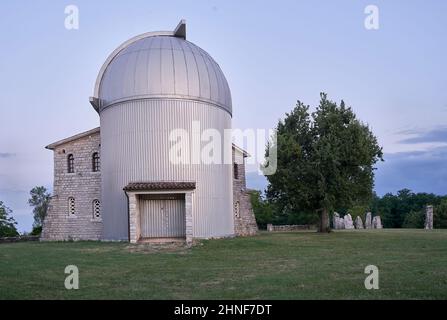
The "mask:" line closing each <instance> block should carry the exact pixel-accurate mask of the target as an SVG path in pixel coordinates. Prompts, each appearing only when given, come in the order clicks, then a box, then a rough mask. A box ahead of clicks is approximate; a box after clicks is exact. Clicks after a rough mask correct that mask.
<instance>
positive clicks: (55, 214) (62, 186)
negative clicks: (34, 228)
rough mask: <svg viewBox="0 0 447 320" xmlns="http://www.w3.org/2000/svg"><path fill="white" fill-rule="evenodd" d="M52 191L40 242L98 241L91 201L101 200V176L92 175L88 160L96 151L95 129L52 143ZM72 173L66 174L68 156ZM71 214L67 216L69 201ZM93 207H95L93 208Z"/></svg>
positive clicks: (99, 230)
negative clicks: (72, 167) (72, 199)
mask: <svg viewBox="0 0 447 320" xmlns="http://www.w3.org/2000/svg"><path fill="white" fill-rule="evenodd" d="M47 148H49V149H51V150H53V151H54V188H53V196H52V197H51V200H50V206H49V209H48V213H47V217H46V218H45V222H44V225H43V230H42V237H41V240H70V239H73V240H99V239H100V238H101V234H102V221H101V216H102V212H101V213H100V216H99V217H96V216H95V215H94V209H95V206H94V200H99V201H101V173H100V172H93V168H92V157H93V154H94V153H95V152H98V154H99V152H100V135H99V128H98V129H94V130H90V131H88V132H85V133H83V134H79V135H76V136H74V137H72V138H68V139H64V140H62V141H60V142H58V143H54V144H52V145H50V146H48V147H47ZM69 154H72V155H73V158H74V162H73V163H74V173H68V161H67V160H68V159H67V157H68V155H69ZM70 197H72V198H74V214H71V215H70V214H69V200H68V199H69V198H70ZM96 207H97V206H96Z"/></svg>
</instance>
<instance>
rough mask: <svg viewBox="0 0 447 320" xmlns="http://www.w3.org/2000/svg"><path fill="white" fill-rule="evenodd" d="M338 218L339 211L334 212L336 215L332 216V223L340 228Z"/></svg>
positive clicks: (336, 227) (335, 227)
mask: <svg viewBox="0 0 447 320" xmlns="http://www.w3.org/2000/svg"><path fill="white" fill-rule="evenodd" d="M338 219H340V215H339V214H338V213H337V212H334V215H333V217H332V225H333V226H334V229H335V230H337V229H338Z"/></svg>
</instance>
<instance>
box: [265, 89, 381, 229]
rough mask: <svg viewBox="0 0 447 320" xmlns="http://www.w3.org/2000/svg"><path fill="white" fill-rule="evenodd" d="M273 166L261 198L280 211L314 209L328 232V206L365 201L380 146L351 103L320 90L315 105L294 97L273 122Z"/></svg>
mask: <svg viewBox="0 0 447 320" xmlns="http://www.w3.org/2000/svg"><path fill="white" fill-rule="evenodd" d="M270 147H271V148H272V149H274V150H275V151H276V153H277V170H276V173H275V174H273V175H268V176H267V179H268V181H269V185H268V187H267V193H266V195H267V199H268V200H269V201H271V202H273V203H275V205H276V206H277V208H278V210H280V213H281V214H285V215H290V214H291V213H293V212H311V213H314V214H318V217H319V231H320V232H329V231H330V228H329V212H330V211H332V210H334V208H350V207H352V206H353V205H354V204H358V203H368V202H369V200H370V199H371V197H372V194H373V193H372V188H373V183H374V164H375V163H376V162H377V161H379V160H382V148H381V147H379V145H378V143H377V139H376V137H375V136H374V135H373V133H372V132H371V130H370V128H369V127H368V126H367V125H365V124H363V123H362V122H360V121H359V120H358V119H357V118H356V115H355V114H354V112H353V111H352V109H351V108H349V107H346V106H345V103H344V102H343V101H341V103H340V105H337V104H336V103H334V102H333V101H330V100H328V99H327V95H326V94H325V93H322V94H321V100H320V104H319V106H318V107H317V109H316V111H315V112H314V113H312V114H310V113H309V106H305V105H304V104H303V103H302V102H300V101H298V102H297V104H296V107H295V108H294V109H293V110H292V112H291V113H290V114H286V117H285V119H284V120H280V121H279V123H278V125H277V128H276V145H273V146H270V145H268V146H267V151H266V155H267V156H268V155H269V150H270Z"/></svg>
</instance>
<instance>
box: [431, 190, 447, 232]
mask: <svg viewBox="0 0 447 320" xmlns="http://www.w3.org/2000/svg"><path fill="white" fill-rule="evenodd" d="M433 227H434V228H436V229H446V228H447V197H444V198H443V199H442V200H441V203H440V204H439V205H438V206H436V207H434V212H433Z"/></svg>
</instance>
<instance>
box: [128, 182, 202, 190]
mask: <svg viewBox="0 0 447 320" xmlns="http://www.w3.org/2000/svg"><path fill="white" fill-rule="evenodd" d="M195 188H196V183H195V182H192V181H151V182H131V183H129V184H128V185H127V186H125V187H124V189H123V190H124V191H149V190H190V189H195Z"/></svg>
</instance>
